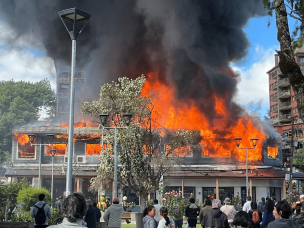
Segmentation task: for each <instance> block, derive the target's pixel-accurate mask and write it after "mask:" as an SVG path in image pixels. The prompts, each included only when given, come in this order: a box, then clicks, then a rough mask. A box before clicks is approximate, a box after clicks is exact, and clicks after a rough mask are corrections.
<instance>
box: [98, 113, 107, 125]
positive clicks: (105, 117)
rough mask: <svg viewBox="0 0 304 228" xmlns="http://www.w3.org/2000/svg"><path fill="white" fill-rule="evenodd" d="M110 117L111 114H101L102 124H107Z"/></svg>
mask: <svg viewBox="0 0 304 228" xmlns="http://www.w3.org/2000/svg"><path fill="white" fill-rule="evenodd" d="M108 118H109V114H99V119H100V124H101V125H102V126H103V127H105V126H106V124H107V120H108Z"/></svg>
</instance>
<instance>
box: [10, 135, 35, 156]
mask: <svg viewBox="0 0 304 228" xmlns="http://www.w3.org/2000/svg"><path fill="white" fill-rule="evenodd" d="M14 137H15V139H17V142H18V147H17V156H16V157H17V159H35V158H36V154H35V152H36V151H35V148H36V146H34V145H33V146H32V145H31V143H30V140H29V137H28V135H27V134H18V133H14ZM35 142H36V139H35V140H34V142H33V144H35Z"/></svg>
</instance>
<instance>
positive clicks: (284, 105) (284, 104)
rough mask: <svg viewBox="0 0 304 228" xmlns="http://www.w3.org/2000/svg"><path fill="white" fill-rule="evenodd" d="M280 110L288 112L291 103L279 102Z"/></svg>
mask: <svg viewBox="0 0 304 228" xmlns="http://www.w3.org/2000/svg"><path fill="white" fill-rule="evenodd" d="M279 109H280V110H288V109H291V102H290V101H286V102H280V107H279Z"/></svg>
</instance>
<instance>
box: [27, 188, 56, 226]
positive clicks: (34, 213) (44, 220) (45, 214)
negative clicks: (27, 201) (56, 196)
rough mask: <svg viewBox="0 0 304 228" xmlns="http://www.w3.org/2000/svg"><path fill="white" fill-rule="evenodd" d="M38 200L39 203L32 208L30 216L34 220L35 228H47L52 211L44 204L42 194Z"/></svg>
mask: <svg viewBox="0 0 304 228" xmlns="http://www.w3.org/2000/svg"><path fill="white" fill-rule="evenodd" d="M38 198H39V201H38V202H37V203H36V204H35V205H34V206H33V207H32V209H31V211H30V215H31V217H32V218H35V223H34V227H35V228H44V227H47V226H48V222H49V218H51V216H52V211H51V208H50V206H49V205H48V204H47V203H46V202H45V195H44V194H40V195H39V196H38Z"/></svg>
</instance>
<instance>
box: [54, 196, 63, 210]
mask: <svg viewBox="0 0 304 228" xmlns="http://www.w3.org/2000/svg"><path fill="white" fill-rule="evenodd" d="M62 198H63V197H62V196H59V198H58V200H57V201H56V202H55V208H56V210H57V213H58V214H60V215H61V213H62V211H61V204H62Z"/></svg>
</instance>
